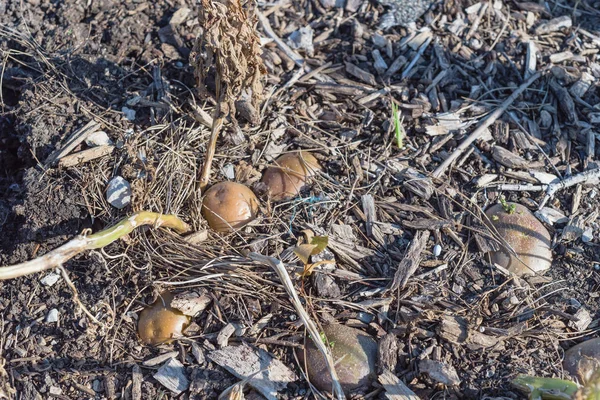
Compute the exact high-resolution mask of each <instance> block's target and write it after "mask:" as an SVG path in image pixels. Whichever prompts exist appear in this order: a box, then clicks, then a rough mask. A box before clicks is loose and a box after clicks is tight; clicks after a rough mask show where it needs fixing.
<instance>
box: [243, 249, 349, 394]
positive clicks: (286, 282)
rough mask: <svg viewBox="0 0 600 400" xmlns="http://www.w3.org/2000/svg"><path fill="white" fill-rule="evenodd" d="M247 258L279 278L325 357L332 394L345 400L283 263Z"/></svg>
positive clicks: (326, 352) (329, 358) (253, 256)
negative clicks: (267, 266) (266, 268)
mask: <svg viewBox="0 0 600 400" xmlns="http://www.w3.org/2000/svg"><path fill="white" fill-rule="evenodd" d="M248 256H249V257H250V258H251V259H252V260H254V261H258V262H261V263H263V264H267V265H270V266H271V268H273V269H274V270H275V272H276V273H277V275H278V276H279V279H280V280H281V283H283V286H284V287H285V290H286V292H287V293H288V296H289V298H290V301H291V302H292V304H293V305H294V308H295V309H296V311H297V312H298V316H299V317H300V320H302V323H303V324H304V326H306V329H307V330H308V333H310V335H311V337H313V338H316V340H314V341H313V342H314V343H315V346H317V348H318V349H319V351H320V352H321V353H322V354H323V357H325V362H326V363H327V369H328V370H329V374H330V375H331V381H332V382H333V393H334V396H335V398H336V399H337V400H343V399H345V398H346V396H345V394H344V391H343V390H342V386H341V384H340V381H339V379H338V376H337V373H336V372H335V362H334V361H333V356H332V355H331V351H330V350H329V349H328V348H327V347H326V346H325V344H323V342H322V341H321V340H319V339H318V338H320V337H321V334H320V333H319V330H318V329H317V326H316V325H315V323H314V322H313V321H312V320H311V319H310V316H309V315H308V313H307V312H306V310H304V307H302V302H300V298H299V297H298V293H296V289H295V288H294V284H293V283H292V279H291V278H290V275H289V274H288V272H287V270H286V269H285V267H284V265H283V263H282V262H281V261H279V260H278V259H276V258H274V257H269V256H263V255H262V254H258V253H250V254H249V255H248Z"/></svg>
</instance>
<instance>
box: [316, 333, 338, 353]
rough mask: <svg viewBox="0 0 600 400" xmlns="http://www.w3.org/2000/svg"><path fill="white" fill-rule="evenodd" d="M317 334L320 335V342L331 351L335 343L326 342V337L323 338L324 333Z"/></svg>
mask: <svg viewBox="0 0 600 400" xmlns="http://www.w3.org/2000/svg"><path fill="white" fill-rule="evenodd" d="M319 334H320V335H321V341H322V342H323V343H325V345H327V346H329V348H331V349H333V346H335V343H334V342H332V341H331V342H330V341H329V340H327V336H325V332H319Z"/></svg>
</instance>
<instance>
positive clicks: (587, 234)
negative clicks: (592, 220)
mask: <svg viewBox="0 0 600 400" xmlns="http://www.w3.org/2000/svg"><path fill="white" fill-rule="evenodd" d="M593 239H594V231H593V230H592V228H587V229H586V230H585V231H583V235H581V241H582V242H583V243H589V242H591V241H592V240H593Z"/></svg>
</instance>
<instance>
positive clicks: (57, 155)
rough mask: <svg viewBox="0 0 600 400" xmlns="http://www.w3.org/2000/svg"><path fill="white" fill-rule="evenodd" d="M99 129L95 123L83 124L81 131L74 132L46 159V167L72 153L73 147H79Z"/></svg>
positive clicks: (98, 125)
mask: <svg viewBox="0 0 600 400" xmlns="http://www.w3.org/2000/svg"><path fill="white" fill-rule="evenodd" d="M99 129H100V124H99V123H97V122H96V121H90V122H88V123H87V124H85V125H84V126H83V127H82V128H81V129H78V130H76V131H75V132H73V133H72V134H71V136H69V138H68V139H67V140H66V141H65V143H64V144H63V145H62V146H61V147H60V148H58V149H56V150H55V151H54V152H53V153H52V154H50V155H49V156H48V158H47V159H46V165H47V166H48V165H51V164H54V163H55V162H56V161H58V160H60V159H61V158H63V157H64V156H66V155H67V154H69V153H70V152H72V151H73V150H74V149H75V147H77V146H79V145H80V144H81V143H82V142H83V141H84V140H85V139H87V138H88V136H90V135H91V134H92V133H94V132H96V131H98V130H99Z"/></svg>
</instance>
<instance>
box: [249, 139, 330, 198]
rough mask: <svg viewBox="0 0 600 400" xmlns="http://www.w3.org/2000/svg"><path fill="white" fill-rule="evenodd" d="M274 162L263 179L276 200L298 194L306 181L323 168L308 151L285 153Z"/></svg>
mask: <svg viewBox="0 0 600 400" xmlns="http://www.w3.org/2000/svg"><path fill="white" fill-rule="evenodd" d="M274 164H275V165H274V166H271V167H269V168H267V170H266V171H265V173H264V174H263V177H262V180H261V181H262V182H263V183H264V184H266V185H267V187H268V188H269V192H270V194H271V197H272V199H273V200H275V201H281V200H287V199H290V198H292V197H295V196H297V195H298V193H300V190H301V189H302V187H303V186H304V185H305V184H306V181H307V180H308V179H309V178H311V177H312V176H314V175H316V174H317V172H318V171H319V170H320V169H321V166H320V165H319V162H318V161H317V159H316V158H315V157H314V156H313V155H312V154H311V153H309V152H308V151H297V152H293V153H288V154H284V155H282V156H280V157H279V158H277V160H275V162H274Z"/></svg>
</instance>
